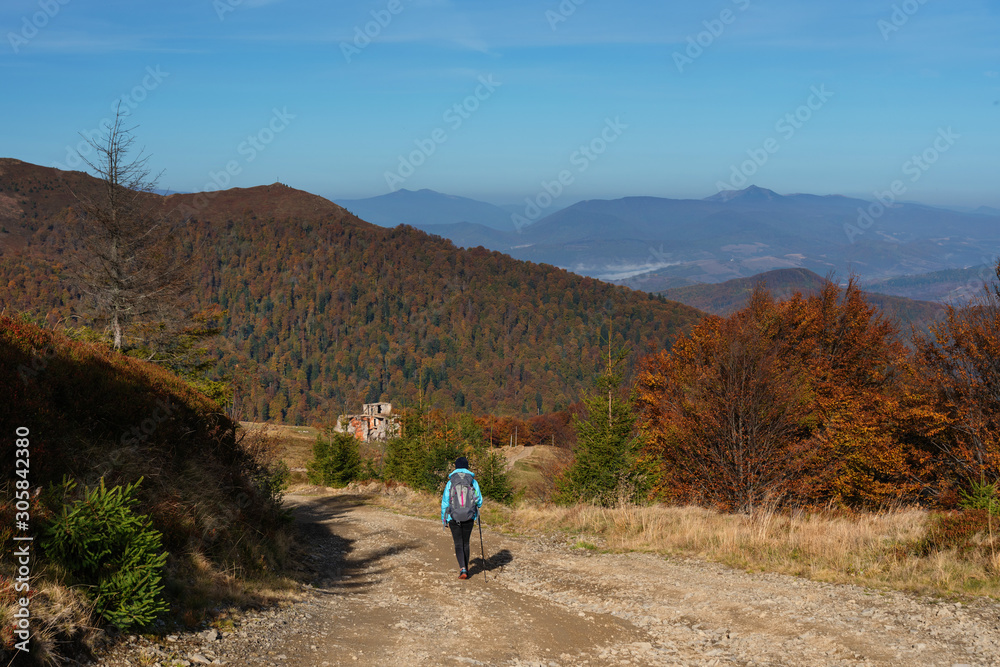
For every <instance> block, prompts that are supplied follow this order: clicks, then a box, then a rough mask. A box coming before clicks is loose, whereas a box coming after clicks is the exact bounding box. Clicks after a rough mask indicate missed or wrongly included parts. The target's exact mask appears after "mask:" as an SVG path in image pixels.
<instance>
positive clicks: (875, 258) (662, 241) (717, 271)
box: [342, 186, 1000, 291]
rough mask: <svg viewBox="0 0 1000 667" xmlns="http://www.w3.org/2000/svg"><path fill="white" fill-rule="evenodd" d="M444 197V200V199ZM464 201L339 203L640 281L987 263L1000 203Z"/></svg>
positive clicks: (906, 271) (726, 195) (739, 194)
mask: <svg viewBox="0 0 1000 667" xmlns="http://www.w3.org/2000/svg"><path fill="white" fill-rule="evenodd" d="M452 199H454V200H457V203H456V202H451V201H450V200H452ZM359 202H368V204H367V205H368V206H375V205H376V204H375V202H377V206H382V207H385V206H387V203H386V202H398V203H399V206H398V207H396V208H394V209H392V210H393V214H392V216H390V215H388V214H383V213H378V211H376V210H372V211H370V212H367V213H366V210H365V209H363V208H362V207H361V206H362V205H361V204H360V203H359ZM446 202H448V205H449V206H451V209H452V210H453V212H450V213H449V212H447V211H446V207H445V203H446ZM469 202H473V200H463V199H461V198H449V197H447V196H445V195H440V194H439V193H432V192H430V191H420V192H417V193H412V192H406V191H399V192H397V193H393V194H392V195H385V196H384V197H376V198H373V199H372V200H355V201H353V202H342V204H343V205H344V206H346V207H347V208H348V209H350V210H352V211H354V212H355V213H357V214H358V215H360V216H361V217H363V218H364V217H365V216H366V215H368V217H369V218H372V216H373V215H376V214H378V215H382V216H383V217H381V218H379V219H377V220H375V222H379V221H380V220H381V221H382V222H381V223H380V224H392V223H393V222H394V221H395V222H396V223H397V224H398V223H402V222H408V224H413V225H415V226H418V227H420V228H421V229H424V230H425V231H429V232H431V233H433V234H437V235H439V236H442V237H444V238H447V239H450V240H452V241H453V242H454V243H455V244H456V245H459V246H462V247H466V248H471V247H476V246H483V247H485V248H488V249H491V250H498V251H500V252H504V253H506V254H509V255H511V256H512V257H515V258H518V259H526V260H531V261H534V262H543V263H547V264H553V265H555V266H558V267H561V268H565V269H568V270H570V271H573V272H575V273H580V274H583V275H588V276H593V277H597V278H601V279H604V280H612V281H620V282H621V283H622V284H626V285H629V286H632V287H635V288H638V289H644V290H647V291H659V290H660V289H665V288H666V287H668V286H671V285H676V284H677V283H678V281H682V280H687V281H691V282H720V281H724V280H728V279H730V278H739V277H748V276H752V275H755V274H757V273H760V272H763V271H769V270H772V269H779V268H807V269H810V270H812V271H814V272H816V273H819V274H821V275H825V274H827V273H829V272H831V271H832V272H834V273H835V274H837V275H839V276H841V277H844V276H847V275H849V274H851V273H855V274H857V275H859V276H860V277H862V278H864V279H866V280H878V279H885V278H891V277H895V276H901V275H913V274H920V273H926V272H933V271H941V270H945V269H954V268H961V267H967V266H973V265H980V264H989V263H991V262H992V261H993V258H994V257H995V256H996V255H997V254H998V253H1000V211H997V210H996V209H990V208H988V207H981V208H980V209H976V210H974V211H965V212H963V211H957V210H949V209H943V208H934V207H930V206H923V205H920V204H912V203H905V204H893V205H891V206H888V207H886V206H884V205H883V204H881V203H878V202H875V203H873V202H869V201H865V200H862V199H853V198H850V197H843V196H840V195H826V196H818V195H811V194H793V195H780V194H778V193H776V192H773V191H771V190H767V189H764V188H760V187H756V186H750V187H748V188H746V189H744V190H738V191H736V190H733V191H724V192H720V193H718V194H716V195H713V196H711V197H707V198H705V199H666V198H661V197H626V198H624V199H615V200H588V201H582V202H579V203H577V204H573V205H572V206H569V207H567V208H565V209H563V210H561V211H557V212H555V213H552V214H550V215H548V216H546V217H544V218H541V219H540V220H538V221H537V222H535V223H534V224H531V225H528V226H525V227H522V228H521V229H517V230H512V229H510V227H511V226H512V225H511V224H510V222H511V221H510V214H509V213H508V212H506V211H503V209H500V208H499V207H493V206H492V205H490V204H484V203H483V202H478V203H479V204H480V205H482V206H481V207H480V208H481V209H482V210H483V213H482V215H481V216H477V215H476V213H475V211H474V210H473V208H472V206H471V204H469ZM890 203H891V202H890ZM458 204H461V206H458ZM482 207H491V208H488V209H487V208H482ZM486 211H489V212H488V213H487V212H486ZM501 212H502V213H501ZM501 215H503V216H506V217H505V218H504V219H503V220H505V221H506V224H505V223H503V221H502V220H501V217H500V216H501ZM459 218H461V219H459ZM442 221H450V222H442Z"/></svg>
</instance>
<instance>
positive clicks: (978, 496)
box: [958, 480, 1000, 516]
mask: <svg viewBox="0 0 1000 667" xmlns="http://www.w3.org/2000/svg"><path fill="white" fill-rule="evenodd" d="M959 493H960V495H961V496H962V499H961V501H959V503H958V506H959V507H961V508H962V509H966V510H986V511H988V512H989V513H990V514H992V515H993V516H1000V499H998V498H997V483H996V482H993V483H992V484H987V483H986V482H985V481H983V482H977V481H976V480H971V481H970V482H969V490H968V491H961V492H959Z"/></svg>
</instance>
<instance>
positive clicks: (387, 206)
mask: <svg viewBox="0 0 1000 667" xmlns="http://www.w3.org/2000/svg"><path fill="white" fill-rule="evenodd" d="M338 202H339V203H340V205H341V206H343V207H344V208H346V209H347V210H349V211H351V213H353V214H354V215H356V216H358V217H359V218H361V219H363V220H365V221H367V222H370V223H372V224H375V225H379V226H380V227H395V226H397V225H410V226H411V227H416V228H417V229H423V230H424V231H429V230H428V229H427V227H431V226H434V227H437V226H440V225H451V224H456V223H473V224H478V225H482V226H483V227H486V228H488V229H496V230H502V231H511V232H512V231H514V223H513V222H512V221H511V216H510V213H509V212H508V211H506V210H504V209H502V208H500V207H499V206H494V205H493V204H488V203H486V202H483V201H477V200H475V199H469V198H467V197H456V196H454V195H446V194H442V193H440V192H435V191H434V190H428V189H423V190H417V191H413V190H406V189H400V190H396V191H395V192H391V193H389V194H386V195H380V196H378V197H369V198H366V199H344V200H338ZM449 238H450V237H449ZM476 245H481V244H476Z"/></svg>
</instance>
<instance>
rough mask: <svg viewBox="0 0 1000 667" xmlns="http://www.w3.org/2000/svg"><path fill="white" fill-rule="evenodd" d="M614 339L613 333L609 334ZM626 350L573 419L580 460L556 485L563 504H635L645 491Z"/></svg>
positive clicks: (614, 357)
mask: <svg viewBox="0 0 1000 667" xmlns="http://www.w3.org/2000/svg"><path fill="white" fill-rule="evenodd" d="M609 339H610V332H609ZM626 354H627V351H625V350H619V351H618V352H617V353H613V352H612V350H611V344H610V340H609V343H608V363H607V367H606V368H605V370H604V372H603V373H601V375H600V376H598V378H597V380H596V381H595V383H594V391H593V393H591V394H590V395H589V396H587V397H585V398H584V400H583V404H584V407H585V408H586V415H587V416H586V418H585V419H581V418H578V417H576V416H574V418H573V428H574V429H575V430H576V434H577V447H576V451H575V455H576V458H575V460H574V462H573V465H572V466H570V468H569V469H568V470H567V471H566V473H565V474H564V475H563V477H562V478H561V479H560V480H559V482H558V484H557V494H556V498H557V499H558V500H561V501H563V502H594V503H597V504H600V505H604V506H610V505H614V504H615V503H617V502H622V501H625V502H635V501H637V500H638V499H640V498H641V496H642V495H643V491H644V487H645V475H644V474H643V471H642V467H641V463H640V452H641V449H642V439H641V437H640V435H639V434H638V433H637V431H636V415H635V411H634V410H633V405H632V401H631V399H630V397H628V396H626V395H623V392H622V375H621V372H620V370H619V367H620V366H621V363H622V361H623V360H624V359H625V356H626Z"/></svg>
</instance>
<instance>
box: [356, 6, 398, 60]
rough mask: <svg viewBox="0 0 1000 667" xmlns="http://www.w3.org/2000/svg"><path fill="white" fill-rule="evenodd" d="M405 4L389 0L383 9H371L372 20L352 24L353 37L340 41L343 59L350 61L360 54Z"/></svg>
mask: <svg viewBox="0 0 1000 667" xmlns="http://www.w3.org/2000/svg"><path fill="white" fill-rule="evenodd" d="M404 9H406V6H405V5H403V0H389V1H388V2H387V3H386V4H385V8H384V9H373V10H371V12H369V13H370V14H371V17H372V20H371V21H368V22H366V23H365V24H364V25H363V26H362V25H356V26H354V39H353V40H351V41H350V42H341V43H340V52H341V53H343V54H344V60H346V61H347V62H348V63H350V62H351V59H353V58H354V57H355V56H360V55H361V52H362V51H364V50H365V49H367V48H368V46H369V45H370V44H371V43H372V40H373V39H376V38H377V37H378V36H379V35H381V34H382V31H383V30H385V29H386V28H388V27H389V25H390V24H391V23H392V21H393V19H394V18H395V17H397V16H399V15H400V14H402V13H403V10H404Z"/></svg>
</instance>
